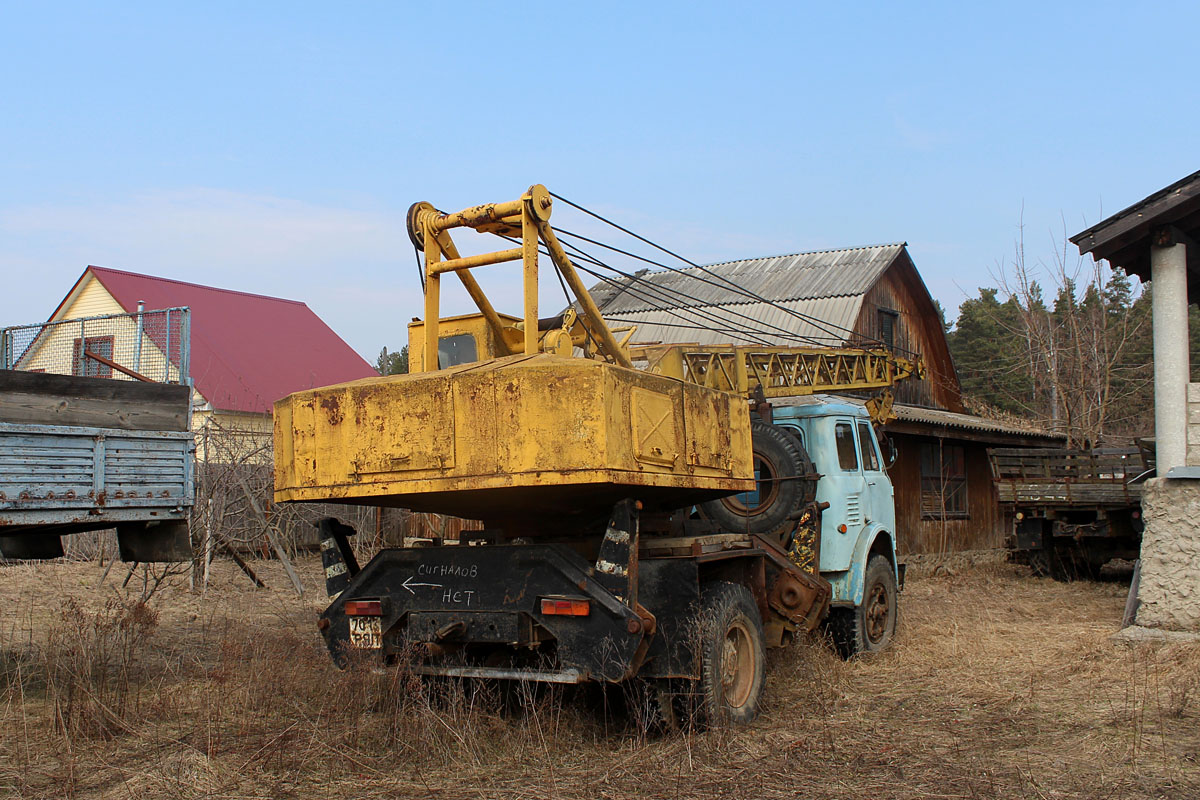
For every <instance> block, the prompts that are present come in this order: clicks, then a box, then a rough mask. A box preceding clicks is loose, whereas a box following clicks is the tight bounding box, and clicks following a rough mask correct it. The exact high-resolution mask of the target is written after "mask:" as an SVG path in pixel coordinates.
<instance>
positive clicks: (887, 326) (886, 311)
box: [879, 308, 900, 350]
mask: <svg viewBox="0 0 1200 800" xmlns="http://www.w3.org/2000/svg"><path fill="white" fill-rule="evenodd" d="M899 318H900V314H899V313H897V312H895V311H892V310H891V309H890V308H881V309H879V338H880V340H881V341H882V342H883V344H884V346H885V347H887V349H888V350H895V349H896V322H897V320H898V319H899Z"/></svg>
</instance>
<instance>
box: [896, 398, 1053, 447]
mask: <svg viewBox="0 0 1200 800" xmlns="http://www.w3.org/2000/svg"><path fill="white" fill-rule="evenodd" d="M893 409H894V410H895V412H896V417H897V418H899V420H900V421H901V422H915V423H920V424H923V425H937V426H940V427H945V428H963V429H965V430H972V431H983V432H986V433H1005V434H1010V435H1012V436H1030V437H1036V438H1042V439H1045V438H1065V437H1063V436H1062V435H1061V434H1055V433H1050V432H1049V431H1044V430H1039V429H1037V428H1025V427H1021V426H1018V425H1012V424H1009V423H1006V422H1000V421H998V420H994V419H985V418H984V417H975V416H972V415H970V414H956V413H954V412H953V411H942V410H940V409H935V408H922V407H920V406H908V405H902V404H900V403H897V404H896V405H895V406H893Z"/></svg>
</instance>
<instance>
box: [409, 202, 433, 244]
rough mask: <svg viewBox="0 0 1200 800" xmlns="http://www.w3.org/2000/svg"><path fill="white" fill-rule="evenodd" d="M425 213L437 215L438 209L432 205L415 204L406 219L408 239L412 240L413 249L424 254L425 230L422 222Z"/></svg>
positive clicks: (410, 208)
mask: <svg viewBox="0 0 1200 800" xmlns="http://www.w3.org/2000/svg"><path fill="white" fill-rule="evenodd" d="M425 212H433V213H434V214H436V213H437V209H436V208H434V207H433V204H432V203H426V202H425V201H421V202H420V203H413V204H412V205H411V206H409V207H408V216H407V218H406V219H405V227H407V228H408V238H409V239H411V240H412V243H413V247H416V248H417V250H419V251H421V252H422V253H424V252H425V229H424V228H423V227H422V226H421V224H420V220H421V217H422V215H423V214H424V213H425Z"/></svg>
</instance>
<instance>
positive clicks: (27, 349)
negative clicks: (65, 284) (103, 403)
mask: <svg viewBox="0 0 1200 800" xmlns="http://www.w3.org/2000/svg"><path fill="white" fill-rule="evenodd" d="M190 350H191V312H190V311H189V309H187V308H186V307H180V308H164V309H156V310H153V311H135V312H132V313H125V314H104V315H101V316H96V317H81V318H79V319H64V320H55V321H51V322H41V323H36V324H33V325H13V326H11V327H8V328H0V366H2V367H3V368H4V369H15V370H27V371H30V372H53V373H57V374H59V375H81V376H86V377H93V378H114V379H117V380H149V381H154V382H157V383H181V384H186V383H187V382H188V376H189V356H190Z"/></svg>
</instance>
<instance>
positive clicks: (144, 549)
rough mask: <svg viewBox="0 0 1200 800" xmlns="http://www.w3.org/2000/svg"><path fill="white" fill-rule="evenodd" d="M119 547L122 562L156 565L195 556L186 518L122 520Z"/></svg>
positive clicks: (118, 532) (118, 536) (189, 558)
mask: <svg viewBox="0 0 1200 800" xmlns="http://www.w3.org/2000/svg"><path fill="white" fill-rule="evenodd" d="M117 547H118V548H119V549H120V551H121V560H122V561H136V562H142V563H151V564H153V563H158V562H165V561H191V559H192V540H191V536H190V534H189V533H188V524H187V520H184V519H174V520H167V521H163V522H124V523H120V524H118V525H117Z"/></svg>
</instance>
